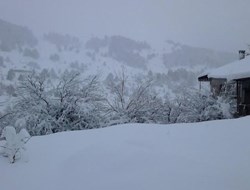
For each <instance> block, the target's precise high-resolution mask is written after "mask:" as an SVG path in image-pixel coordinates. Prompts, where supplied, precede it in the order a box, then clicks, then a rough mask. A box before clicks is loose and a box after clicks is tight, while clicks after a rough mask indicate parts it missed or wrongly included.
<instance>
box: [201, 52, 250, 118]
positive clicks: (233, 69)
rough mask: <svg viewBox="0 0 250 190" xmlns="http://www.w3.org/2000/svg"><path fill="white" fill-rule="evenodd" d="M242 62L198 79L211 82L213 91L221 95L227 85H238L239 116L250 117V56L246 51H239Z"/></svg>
mask: <svg viewBox="0 0 250 190" xmlns="http://www.w3.org/2000/svg"><path fill="white" fill-rule="evenodd" d="M239 55H240V60H237V61H235V62H232V63H230V64H227V65H224V66H222V67H219V68H217V69H214V70H211V71H210V72H207V73H205V74H203V75H202V76H200V77H198V80H199V81H200V82H203V81H207V82H210V87H211V91H212V92H213V93H214V95H219V94H220V92H221V89H222V87H223V86H224V85H225V83H229V82H233V83H235V84H236V89H235V91H236V93H235V98H236V99H237V115H238V116H244V115H250V56H248V55H249V54H247V53H246V51H244V50H240V51H239Z"/></svg>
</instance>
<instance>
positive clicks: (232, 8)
mask: <svg viewBox="0 0 250 190" xmlns="http://www.w3.org/2000/svg"><path fill="white" fill-rule="evenodd" d="M249 6H250V1H247V0H239V1H237V2H236V1H233V0H221V1H219V2H218V1H215V0H210V1H208V0H204V1H202V2H201V1H200V0H191V1H188V2H187V1H185V0H154V1H152V0H126V1H121V0H105V1H100V0H99V1H98V0H84V1H81V0H53V1H51V0H26V1H20V0H8V1H1V2H0V18H1V19H3V20H6V21H8V22H11V23H14V24H18V25H22V26H27V27H28V28H30V29H31V30H32V31H33V32H34V33H35V34H41V33H46V32H50V31H51V32H59V33H63V34H66V33H67V34H71V35H75V36H78V37H80V38H84V37H90V36H104V35H123V36H126V37H130V38H132V39H136V40H146V41H149V42H150V43H157V42H159V41H164V40H174V41H176V42H180V43H184V44H188V45H192V46H197V47H204V48H211V49H216V50H222V51H229V52H235V51H237V50H239V49H245V48H246V45H247V44H248V43H250V32H249V30H250V26H249V23H250V18H249V17H247V15H248V8H249Z"/></svg>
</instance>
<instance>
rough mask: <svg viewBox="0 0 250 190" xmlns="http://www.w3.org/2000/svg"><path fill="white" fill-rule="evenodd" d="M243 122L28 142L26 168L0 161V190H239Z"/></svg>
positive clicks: (244, 163) (247, 155)
mask: <svg viewBox="0 0 250 190" xmlns="http://www.w3.org/2000/svg"><path fill="white" fill-rule="evenodd" d="M249 122H250V117H245V118H240V119H233V120H221V121H212V122H202V123H195V124H174V125H152V124H127V125H119V126H113V127H107V128H102V129H95V130H84V131H74V132H62V133H57V134H53V135H48V136H41V137H33V138H32V139H31V140H30V142H29V143H28V144H27V148H28V152H29V158H30V160H29V162H28V163H25V162H24V161H22V160H19V161H18V162H16V163H15V164H12V165H11V164H9V163H8V160H7V159H6V158H3V157H0V168H1V173H0V184H1V189H4V190H15V189H18V190H22V189H25V190H31V189H37V190H40V189H41V190H42V189H61V190H64V189H65V190H66V189H76V190H77V189H93V190H95V189H96V190H97V189H98V190H99V189H107V190H112V189H116V190H117V189H119V190H122V189H124V190H125V189H126V190H127V189H136V190H137V189H143V190H147V189H148V190H151V189H157V190H161V189H162V190H163V189H164V190H165V189H176V190H178V189H180V190H181V189H185V190H189V189H190V190H194V189H203V190H211V189H213V190H216V189H218V190H223V189H224V190H231V189H232V190H234V189H238V190H246V189H249V188H250V181H249V171H250V164H249V160H250V149H249V146H248V145H249V143H250V138H249V134H250V133H249V132H250V128H249Z"/></svg>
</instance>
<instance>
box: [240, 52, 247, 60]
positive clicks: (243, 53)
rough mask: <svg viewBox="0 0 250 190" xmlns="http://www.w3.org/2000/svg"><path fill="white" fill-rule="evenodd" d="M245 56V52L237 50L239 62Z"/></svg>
mask: <svg viewBox="0 0 250 190" xmlns="http://www.w3.org/2000/svg"><path fill="white" fill-rule="evenodd" d="M245 56H246V51H245V50H239V58H240V60H241V59H244V58H245Z"/></svg>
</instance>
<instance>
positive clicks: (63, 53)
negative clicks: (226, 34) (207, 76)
mask: <svg viewBox="0 0 250 190" xmlns="http://www.w3.org/2000/svg"><path fill="white" fill-rule="evenodd" d="M235 59H237V55H236V54H232V53H225V52H218V51H214V50H211V49H205V48H198V47H191V46H188V45H183V44H180V43H177V42H174V41H171V40H167V41H166V40H165V39H163V40H162V44H161V45H159V46H152V45H151V44H149V42H147V41H146V40H145V41H137V40H133V39H130V38H128V37H126V36H121V35H114V36H99V37H98V36H96V37H91V38H89V39H85V40H82V39H80V38H78V37H76V36H70V35H67V34H59V33H47V34H44V35H43V36H41V37H39V36H36V35H35V34H33V33H32V31H31V30H29V29H28V28H27V27H24V26H18V25H15V24H11V23H8V22H6V21H3V20H0V78H1V82H0V85H1V87H2V88H1V89H2V90H1V92H0V94H1V95H10V96H13V95H15V93H14V91H15V88H16V86H17V85H18V81H22V80H23V78H24V77H25V75H27V74H28V73H31V72H33V71H35V72H38V73H40V72H46V73H48V74H49V75H50V76H51V77H52V78H57V77H58V75H60V73H63V72H64V71H65V70H68V71H75V72H80V73H83V74H84V75H99V76H100V78H101V80H102V81H103V84H104V85H105V84H106V83H108V82H107V81H109V80H113V79H114V78H115V77H117V75H119V74H120V73H121V72H122V71H124V72H125V73H126V75H127V76H128V77H129V78H130V79H133V80H135V79H140V78H143V77H144V78H153V79H154V84H155V86H156V87H157V86H158V87H161V91H163V92H162V93H170V94H175V93H177V92H178V89H179V88H180V87H195V86H197V76H198V75H199V74H200V73H202V72H203V71H204V70H205V69H211V68H214V67H218V66H221V65H224V64H226V63H229V62H231V61H233V60H235Z"/></svg>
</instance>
